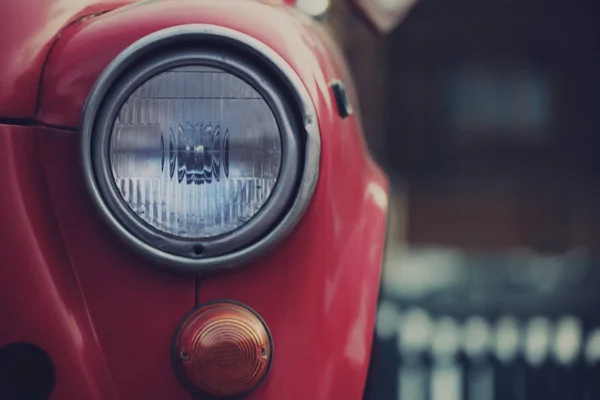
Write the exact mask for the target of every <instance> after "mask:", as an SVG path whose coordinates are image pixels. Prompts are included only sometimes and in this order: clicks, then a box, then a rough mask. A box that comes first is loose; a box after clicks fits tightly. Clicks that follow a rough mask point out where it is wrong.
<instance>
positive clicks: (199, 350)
mask: <svg viewBox="0 0 600 400" xmlns="http://www.w3.org/2000/svg"><path fill="white" fill-rule="evenodd" d="M177 350H178V352H179V358H180V359H181V364H182V366H183V370H184V371H185V373H186V375H187V376H188V378H189V379H190V381H191V382H192V383H193V384H194V386H196V387H197V388H198V389H199V390H201V391H202V392H205V393H209V394H212V395H220V396H234V395H239V394H242V393H244V392H247V391H248V390H251V389H253V388H254V387H256V385H257V384H258V383H260V382H261V381H262V379H263V378H264V376H265V374H266V373H267V371H268V368H269V364H270V360H271V356H272V347H271V343H270V339H269V335H268V333H267V330H266V328H265V326H264V325H263V323H262V321H261V320H260V319H259V318H258V317H257V316H256V315H255V314H254V313H252V312H251V311H249V310H248V309H246V308H244V307H241V306H239V305H236V304H230V303H216V304H211V305H208V306H206V307H204V308H201V309H199V310H198V311H197V312H196V313H195V314H193V315H192V316H190V317H189V319H188V320H187V321H186V323H185V324H184V326H183V327H182V330H181V332H180V336H179V340H178V341H177Z"/></svg>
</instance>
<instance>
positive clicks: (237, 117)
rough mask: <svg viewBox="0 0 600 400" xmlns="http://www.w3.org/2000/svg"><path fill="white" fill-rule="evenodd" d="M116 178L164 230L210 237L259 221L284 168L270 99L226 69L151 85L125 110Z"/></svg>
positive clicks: (115, 152)
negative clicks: (265, 98)
mask: <svg viewBox="0 0 600 400" xmlns="http://www.w3.org/2000/svg"><path fill="white" fill-rule="evenodd" d="M109 152H110V154H109V159H110V163H111V171H112V177H113V178H114V182H115V185H116V187H117V189H118V192H119V193H120V195H121V196H122V198H123V200H124V201H125V203H126V204H127V205H128V206H129V207H130V208H131V210H132V211H133V212H134V213H135V214H137V215H138V216H139V218H141V219H142V220H143V221H144V222H146V223H147V224H149V225H151V226H152V227H154V228H155V229H157V230H159V231H161V232H163V233H166V234H170V235H173V236H176V237H182V238H193V239H201V238H209V237H214V236H217V235H221V234H226V233H228V232H231V231H234V230H235V229H237V228H239V227H240V226H242V225H243V224H245V223H246V222H247V221H248V220H250V219H251V218H252V217H253V216H254V215H256V213H257V212H258V211H259V210H260V209H261V207H262V206H263V205H264V204H265V203H266V201H267V200H268V199H269V196H270V195H271V193H272V191H273V189H274V187H275V184H276V183H277V178H278V175H279V171H280V168H281V162H282V144H281V135H280V132H279V128H278V125H277V121H276V119H275V116H274V115H273V113H272V111H271V109H270V108H269V106H268V104H267V103H266V101H265V100H264V99H263V97H262V96H261V95H260V94H259V93H258V92H257V91H256V90H255V89H254V88H253V87H252V86H250V85H249V84H248V83H246V82H245V81H243V80H242V79H240V78H239V77H237V76H235V75H233V74H231V73H229V72H227V71H225V70H222V69H218V68H212V67H205V66H186V67H179V68H175V69H171V70H168V71H166V72H163V73H161V74H159V75H157V76H155V77H153V78H151V79H150V80H148V81H146V82H145V83H144V84H143V85H141V86H140V87H139V88H137V90H135V91H134V92H133V93H132V94H131V95H130V96H129V98H128V99H127V100H126V102H125V103H124V104H123V106H122V108H121V110H120V111H119V114H118V116H117V118H116V120H115V123H114V126H113V129H112V134H111V139H110V149H109Z"/></svg>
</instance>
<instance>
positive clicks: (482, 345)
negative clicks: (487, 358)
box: [463, 317, 492, 357]
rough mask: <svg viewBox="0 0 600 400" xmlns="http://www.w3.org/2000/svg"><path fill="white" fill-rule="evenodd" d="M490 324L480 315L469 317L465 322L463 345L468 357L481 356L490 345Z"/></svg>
mask: <svg viewBox="0 0 600 400" xmlns="http://www.w3.org/2000/svg"><path fill="white" fill-rule="evenodd" d="M490 331H491V328H490V325H489V324H488V322H487V321H486V320H484V319H483V318H481V317H471V318H469V319H468V320H467V321H466V322H465V326H464V332H463V341H464V342H463V346H464V349H465V351H466V353H467V354H468V355H469V356H470V357H481V356H482V355H484V354H485V352H486V351H487V350H488V347H489V346H490V343H491V339H492V335H491V332H490Z"/></svg>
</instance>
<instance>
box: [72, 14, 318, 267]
mask: <svg viewBox="0 0 600 400" xmlns="http://www.w3.org/2000/svg"><path fill="white" fill-rule="evenodd" d="M174 47H177V48H175V49H174ZM161 49H168V50H165V51H164V52H160V53H158V55H155V54H157V50H161ZM191 64H192V65H208V66H213V67H218V68H222V69H225V70H226V71H227V72H230V73H233V74H235V75H237V76H239V77H241V78H242V79H244V80H246V81H247V82H248V83H249V84H250V85H251V86H253V87H254V88H255V89H257V90H259V92H260V93H261V95H262V96H263V97H264V98H265V100H266V101H267V103H268V104H269V106H270V107H271V110H272V111H273V113H274V115H275V117H276V119H277V122H278V125H279V126H280V134H281V137H282V145H283V152H284V158H283V160H282V169H281V171H280V175H279V178H278V184H277V185H276V187H275V189H274V191H273V194H272V195H271V197H270V198H269V200H268V201H267V203H266V204H265V206H264V207H263V209H261V210H260V211H259V213H258V214H257V215H256V216H255V217H253V218H252V219H251V220H250V222H252V223H250V222H249V223H248V224H249V225H248V226H246V225H243V226H242V227H241V228H238V229H236V230H235V231H233V232H232V233H233V234H225V235H223V236H222V237H218V238H216V239H213V240H205V239H202V240H200V239H198V240H189V239H185V240H184V239H181V238H174V237H170V236H169V235H166V234H164V233H161V232H160V231H158V230H156V229H154V228H151V227H150V226H149V225H147V224H145V223H143V222H142V221H141V220H140V219H139V218H138V217H137V216H136V215H135V214H134V213H133V212H132V211H131V210H130V209H129V207H128V206H127V205H126V204H125V203H124V202H123V200H122V198H121V196H120V195H119V194H118V193H117V192H116V188H115V187H114V183H111V182H112V179H111V178H110V176H109V173H108V169H109V168H108V166H109V162H108V145H107V143H109V137H110V131H111V127H112V123H113V121H114V118H115V116H116V113H117V112H118V110H119V109H120V107H121V105H122V103H123V102H124V101H125V99H127V97H128V96H129V94H130V93H131V92H132V91H133V90H135V89H136V88H137V87H139V85H141V84H142V83H143V82H144V81H145V80H147V79H148V78H149V77H151V76H154V75H156V74H158V73H161V72H163V71H165V70H167V69H171V68H175V67H177V66H182V65H191ZM271 75H273V76H275V78H274V79H273V78H271ZM81 129H82V154H83V164H84V165H83V166H84V175H85V181H86V184H87V186H88V189H89V190H90V192H91V194H92V198H93V199H94V203H95V204H96V206H97V208H98V210H99V211H100V214H101V215H102V217H103V218H104V219H105V220H106V221H107V223H108V224H109V226H110V227H111V228H112V229H113V231H115V232H116V234H117V235H118V236H119V237H120V238H121V239H123V240H124V241H125V242H126V243H128V244H129V245H130V246H132V247H133V248H134V249H135V250H137V251H139V252H141V253H142V254H144V255H146V256H149V257H151V258H152V259H153V260H156V261H158V262H159V263H160V264H162V265H163V266H165V267H168V268H170V269H174V270H178V271H182V272H192V273H206V272H211V271H220V270H223V269H229V268H233V267H235V266H238V265H240V264H242V263H244V262H247V261H249V260H251V259H254V258H255V257H257V256H259V255H260V254H262V253H264V252H265V251H267V250H268V249H271V248H273V247H274V246H275V245H276V244H277V243H279V242H280V241H281V240H282V239H283V238H284V237H285V236H286V235H287V234H289V233H290V232H291V231H292V230H293V228H294V227H295V226H296V224H297V223H298V221H299V220H300V219H301V217H302V215H303V214H304V211H305V210H306V208H307V207H308V204H309V202H310V199H311V198H312V194H313V192H314V189H315V186H316V182H317V179H318V173H319V158H320V134H319V129H318V124H317V116H316V111H315V108H314V105H313V103H312V100H311V99H310V96H309V94H308V92H307V90H306V88H305V87H304V85H303V84H302V82H301V81H300V78H299V77H298V76H297V75H296V73H295V72H294V71H293V69H292V68H291V67H290V66H289V65H288V64H287V63H286V62H285V61H284V60H283V59H282V58H281V57H280V56H279V55H278V54H277V53H275V52H274V51H273V50H272V49H270V48H269V47H267V46H266V45H265V44H263V43H261V42H259V41H257V40H256V39H254V38H252V37H250V36H248V35H245V34H243V33H240V32H237V31H234V30H231V29H229V28H224V27H219V26H214V25H181V26H176V27H172V28H168V29H164V30H161V31H157V32H155V33H152V34H150V35H148V36H146V37H144V38H142V39H140V40H138V41H137V42H135V43H134V44H132V45H131V46H130V47H128V48H127V49H125V50H124V51H123V52H122V53H121V54H119V55H118V56H117V57H116V58H115V59H114V60H113V61H112V62H111V63H110V64H109V66H108V67H107V68H106V69H105V70H104V71H103V72H102V74H101V75H100V77H99V78H98V80H97V82H96V84H95V86H94V88H93V89H92V91H91V92H90V95H89V96H88V99H87V101H86V104H85V107H84V111H83V117H82V128H81ZM279 182H281V184H280V183H279ZM245 226H246V228H244V227H245ZM198 248H200V249H201V251H197V249H198Z"/></svg>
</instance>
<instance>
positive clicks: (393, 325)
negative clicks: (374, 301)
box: [376, 301, 400, 339]
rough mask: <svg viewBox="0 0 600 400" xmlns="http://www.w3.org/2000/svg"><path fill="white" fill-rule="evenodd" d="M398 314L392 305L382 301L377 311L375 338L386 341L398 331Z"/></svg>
mask: <svg viewBox="0 0 600 400" xmlns="http://www.w3.org/2000/svg"><path fill="white" fill-rule="evenodd" d="M399 318H400V316H399V314H398V311H397V309H396V306H395V305H394V303H392V302H389V301H383V302H381V304H380V305H379V309H378V310H377V322H376V325H377V337H378V338H379V339H388V338H390V337H392V336H394V335H395V334H396V331H397V330H398V323H399Z"/></svg>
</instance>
